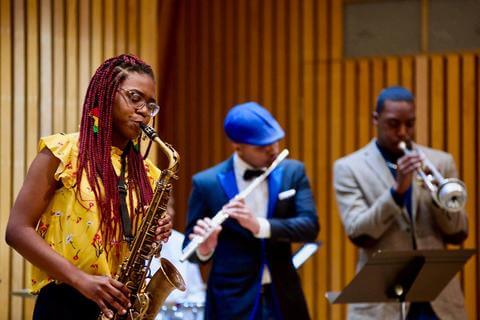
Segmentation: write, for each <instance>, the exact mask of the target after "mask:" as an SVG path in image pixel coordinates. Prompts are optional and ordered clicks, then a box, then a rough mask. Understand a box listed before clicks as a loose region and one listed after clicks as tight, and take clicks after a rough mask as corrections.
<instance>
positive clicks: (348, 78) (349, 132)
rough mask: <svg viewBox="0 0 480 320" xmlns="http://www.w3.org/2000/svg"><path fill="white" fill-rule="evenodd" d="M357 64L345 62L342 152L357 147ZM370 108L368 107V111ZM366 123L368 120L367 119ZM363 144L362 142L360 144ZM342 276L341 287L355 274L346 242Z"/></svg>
mask: <svg viewBox="0 0 480 320" xmlns="http://www.w3.org/2000/svg"><path fill="white" fill-rule="evenodd" d="M357 68H358V64H357V63H356V61H352V60H350V61H346V62H345V75H344V78H345V92H344V96H345V110H346V111H345V113H344V114H345V135H344V142H343V145H344V146H345V148H344V150H343V152H344V153H345V154H349V153H352V152H354V151H355V149H356V148H357V147H358V136H359V135H358V124H359V121H357V119H358V116H357V115H359V114H360V113H359V112H358V108H357V101H358V91H359V88H358V79H357ZM370 109H371V108H369V111H370ZM367 123H368V120H367ZM362 145H363V144H362ZM343 253H344V261H345V263H344V268H343V273H344V278H343V279H342V287H345V286H346V285H347V284H348V281H349V280H350V279H352V278H353V277H354V275H355V265H356V262H357V261H356V254H355V253H356V249H355V247H354V246H353V245H351V244H349V243H347V244H346V246H345V248H344V252H343Z"/></svg>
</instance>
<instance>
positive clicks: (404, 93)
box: [376, 86, 415, 113]
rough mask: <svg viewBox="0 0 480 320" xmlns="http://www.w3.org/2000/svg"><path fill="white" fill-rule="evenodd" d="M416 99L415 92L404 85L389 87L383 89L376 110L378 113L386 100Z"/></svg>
mask: <svg viewBox="0 0 480 320" xmlns="http://www.w3.org/2000/svg"><path fill="white" fill-rule="evenodd" d="M414 99H415V98H414V97H413V94H412V93H411V92H410V91H408V90H407V89H405V88H404V87H400V86H393V87H388V88H385V89H383V90H382V91H381V92H380V94H379V95H378V98H377V107H376V111H377V113H380V112H381V111H382V109H383V106H384V104H385V100H391V101H408V102H413V100H414Z"/></svg>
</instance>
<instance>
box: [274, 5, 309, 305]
mask: <svg viewBox="0 0 480 320" xmlns="http://www.w3.org/2000/svg"><path fill="white" fill-rule="evenodd" d="M314 13H315V12H314V3H313V1H312V0H310V1H304V3H303V7H302V19H301V20H302V22H303V25H302V35H301V36H302V44H303V48H304V49H303V52H302V53H303V57H302V61H303V72H302V78H303V79H302V82H301V83H302V84H303V86H302V88H301V90H302V97H303V101H302V104H303V106H304V109H303V112H302V118H303V119H302V120H303V121H302V129H303V130H302V131H303V132H302V145H301V150H302V151H303V156H302V159H304V163H305V168H306V172H307V175H308V176H312V174H313V173H314V172H315V170H314V166H315V159H314V157H315V149H316V144H315V143H311V142H312V141H315V136H314V119H315V109H314V105H315V90H314V81H315V80H314V70H315V69H314V68H315V66H314V57H315V42H316V41H315V40H314V39H315V37H314V34H315V33H314V24H313V23H314V21H315V19H314V17H315V16H314ZM312 40H313V41H312ZM278 93H279V92H276V94H278ZM306 115H308V116H306ZM313 267H314V264H313V261H308V262H307V263H306V264H305V266H304V267H303V268H302V270H301V272H302V279H305V280H306V279H313V278H314V275H315V270H313ZM303 283H304V286H303V289H304V292H305V295H306V298H307V301H308V304H309V307H310V313H311V314H312V313H313V302H314V301H315V295H316V286H315V284H314V282H313V281H303Z"/></svg>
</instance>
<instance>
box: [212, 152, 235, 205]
mask: <svg viewBox="0 0 480 320" xmlns="http://www.w3.org/2000/svg"><path fill="white" fill-rule="evenodd" d="M217 179H218V181H219V182H220V185H221V186H222V189H223V191H225V194H226V195H227V197H228V199H229V200H230V199H232V198H233V197H235V196H236V195H237V194H238V186H237V181H236V180H235V171H234V170H233V158H230V159H229V160H228V162H227V163H226V168H225V170H223V171H221V172H219V173H218V174H217Z"/></svg>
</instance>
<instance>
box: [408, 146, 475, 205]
mask: <svg viewBox="0 0 480 320" xmlns="http://www.w3.org/2000/svg"><path fill="white" fill-rule="evenodd" d="M398 147H399V148H400V149H402V150H403V152H404V153H405V154H412V153H413V151H412V150H410V149H408V148H407V143H406V142H404V141H401V142H400V143H399V144H398ZM417 152H418V153H421V154H423V153H422V152H421V151H420V150H418V149H417ZM423 165H424V167H426V168H428V170H429V171H430V172H431V174H426V173H425V171H424V170H423V169H422V168H420V169H418V170H417V171H418V172H417V173H418V175H419V177H420V179H421V180H423V182H424V183H425V186H426V187H427V188H428V189H429V190H430V193H431V195H432V198H433V200H434V201H435V203H436V204H437V205H438V206H439V207H440V208H442V209H444V210H446V211H449V212H458V211H460V210H462V209H463V208H464V207H465V203H466V202H467V188H466V186H465V183H463V181H461V180H460V179H457V178H444V177H443V176H442V175H441V173H440V172H439V171H438V169H437V168H436V167H435V166H434V165H433V163H432V162H431V161H430V160H429V159H428V158H427V157H425V160H423ZM433 180H436V181H437V183H438V185H436V184H434V183H432V181H433Z"/></svg>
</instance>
